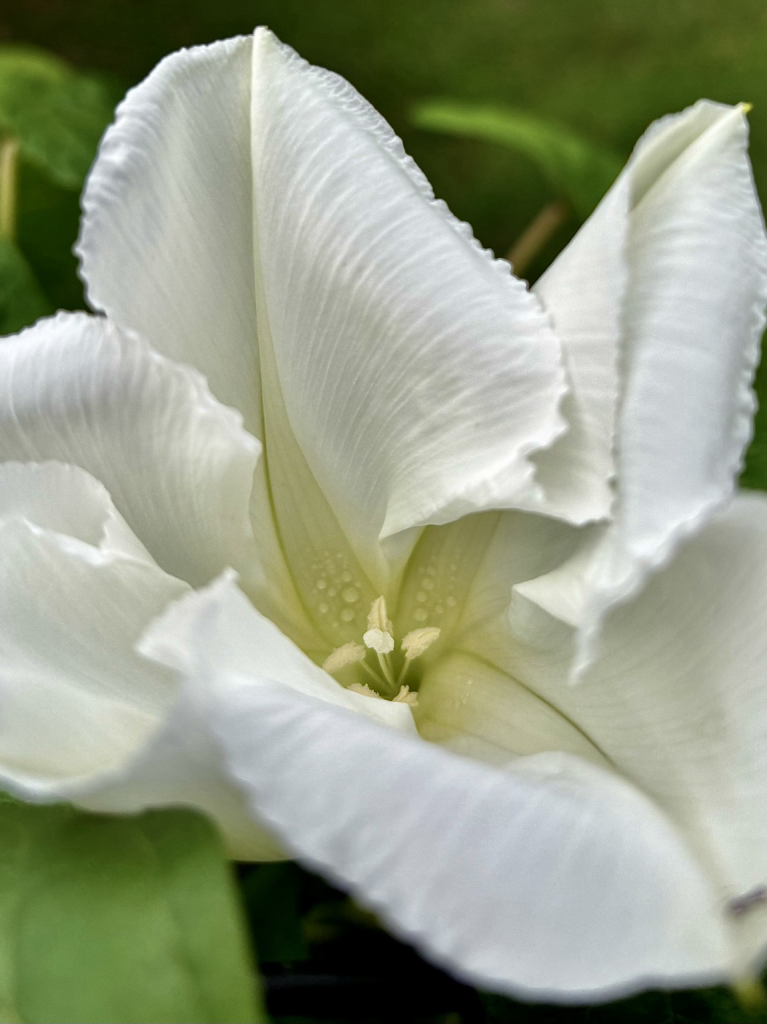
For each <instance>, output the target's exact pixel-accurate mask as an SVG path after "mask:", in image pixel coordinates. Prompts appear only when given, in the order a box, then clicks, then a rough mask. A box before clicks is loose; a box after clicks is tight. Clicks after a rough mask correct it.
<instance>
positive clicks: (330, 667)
mask: <svg viewBox="0 0 767 1024" xmlns="http://www.w3.org/2000/svg"><path fill="white" fill-rule="evenodd" d="M366 654H367V649H366V648H365V647H363V646H362V644H344V645H343V646H342V647H337V648H336V649H335V650H334V651H333V652H332V654H329V655H328V657H327V658H325V660H324V661H323V663H322V667H323V668H324V669H325V671H326V672H328V673H330V675H334V674H335V673H336V672H340V670H341V669H342V668H346V666H347V665H356V664H357V662H358V661H362V659H363V658H364V657H365V655H366Z"/></svg>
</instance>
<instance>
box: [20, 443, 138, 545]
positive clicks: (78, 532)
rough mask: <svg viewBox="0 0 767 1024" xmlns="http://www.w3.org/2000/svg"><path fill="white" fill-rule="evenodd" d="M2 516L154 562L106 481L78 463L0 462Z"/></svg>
mask: <svg viewBox="0 0 767 1024" xmlns="http://www.w3.org/2000/svg"><path fill="white" fill-rule="evenodd" d="M5 519H21V520H24V521H25V522H27V523H30V524H32V525H34V526H38V527H42V528H43V529H45V530H52V531H54V532H55V533H60V534H64V535H65V536H68V537H74V538H76V539H77V540H81V541H83V542H84V543H86V544H90V545H92V546H93V547H97V548H101V549H102V551H105V552H109V553H112V554H116V555H127V556H129V557H131V558H137V559H139V561H145V562H147V563H148V564H150V565H154V564H155V563H154V560H153V559H152V556H151V555H150V554H149V552H148V551H147V550H146V548H145V547H144V545H143V544H142V543H141V542H140V541H139V539H138V537H136V535H135V534H134V533H133V531H132V530H131V529H130V527H129V526H128V524H127V523H126V522H125V520H124V519H123V517H122V516H121V515H120V513H119V512H118V511H117V509H116V508H115V507H114V505H113V504H112V501H111V499H110V497H109V494H108V493H107V490H106V488H105V487H104V485H103V484H100V483H99V482H98V480H96V479H94V478H93V477H92V476H91V475H90V474H89V473H86V472H85V471H84V470H82V469H80V468H79V467H78V466H71V465H67V464H65V463H62V462H43V463H35V462H3V463H0V520H5Z"/></svg>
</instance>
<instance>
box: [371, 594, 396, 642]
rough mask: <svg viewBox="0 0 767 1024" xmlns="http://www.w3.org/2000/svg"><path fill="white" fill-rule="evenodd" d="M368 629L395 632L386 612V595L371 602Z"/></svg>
mask: <svg viewBox="0 0 767 1024" xmlns="http://www.w3.org/2000/svg"><path fill="white" fill-rule="evenodd" d="M368 629H369V630H371V629H380V631H381V632H382V633H394V626H393V625H392V623H391V619H390V618H389V617H388V615H387V614H386V598H385V597H377V598H376V599H375V601H373V603H372V604H371V606H370V611H369V612H368ZM390 650H391V648H390Z"/></svg>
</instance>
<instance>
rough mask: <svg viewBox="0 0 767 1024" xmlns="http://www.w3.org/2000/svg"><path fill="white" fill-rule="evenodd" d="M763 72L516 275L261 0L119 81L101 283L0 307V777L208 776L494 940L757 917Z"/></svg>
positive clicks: (480, 973)
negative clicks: (748, 112) (273, 29)
mask: <svg viewBox="0 0 767 1024" xmlns="http://www.w3.org/2000/svg"><path fill="white" fill-rule="evenodd" d="M746 146H747V127H746V121H745V117H744V110H743V109H742V108H740V107H726V106H722V105H719V104H715V103H709V102H701V103H699V104H697V105H696V106H694V107H692V108H690V109H689V110H687V111H685V112H684V113H682V114H680V115H678V116H674V117H669V118H666V119H664V120H662V121H660V122H659V123H658V124H656V125H655V126H654V127H653V128H651V129H650V131H649V132H648V133H647V135H646V136H645V137H644V138H643V139H642V140H641V141H640V143H639V145H638V147H637V149H636V151H635V152H634V154H633V156H632V157H631V160H630V161H629V163H628V165H627V167H626V169H625V170H624V171H623V173H622V174H621V175H620V177H619V178H618V180H617V181H616V183H615V185H614V187H613V188H612V190H611V191H610V192H609V193H608V195H607V196H606V197H605V199H604V201H603V202H602V204H601V205H600V206H599V208H598V209H597V210H596V212H595V213H594V215H593V216H592V218H591V220H590V221H589V222H588V223H587V224H586V225H585V227H584V228H583V229H582V230H581V231H580V233H579V234H578V235H577V236H576V237H575V239H574V240H573V242H572V243H571V244H570V245H569V246H568V248H567V249H566V250H565V251H564V252H563V253H562V255H561V256H560V257H559V258H558V259H557V261H556V262H555V263H554V265H553V266H552V267H551V268H550V270H549V271H548V272H547V273H546V274H545V276H544V277H543V278H542V280H541V281H540V282H539V283H538V284H537V285H536V287H535V289H534V290H533V291H532V292H531V291H529V290H528V289H527V287H526V286H525V284H524V283H522V282H520V281H518V280H516V279H515V278H514V277H513V275H512V273H511V271H510V268H509V266H508V264H506V263H504V262H503V261H497V260H495V259H493V257H492V255H491V254H490V253H488V252H486V251H484V250H483V249H482V248H481V247H480V246H479V245H478V243H477V242H476V241H474V239H473V238H472V236H471V233H470V231H469V230H468V228H467V227H466V226H465V225H463V224H461V223H459V222H458V221H456V220H455V219H454V218H453V217H452V216H451V215H450V214H449V212H448V211H447V209H446V207H445V206H444V205H443V204H442V203H440V202H438V201H436V200H435V199H434V197H433V194H432V192H431V191H430V189H429V186H428V184H427V182H426V180H425V179H424V177H423V175H422V174H421V172H420V171H419V170H418V168H417V167H416V166H415V165H414V164H413V163H412V161H411V160H409V159H408V158H407V157H406V155H405V154H404V152H403V149H402V146H401V144H400V142H399V141H398V140H397V139H396V137H395V136H394V135H393V133H392V132H391V130H390V128H389V127H388V125H387V124H386V123H385V122H384V121H383V120H382V119H381V118H380V117H379V116H378V114H376V113H375V111H374V110H373V109H372V108H371V107H370V106H368V105H367V104H366V103H365V101H364V100H363V99H361V98H360V97H359V96H358V95H357V94H356V93H355V92H354V90H353V89H352V88H351V87H350V86H349V85H347V84H346V83H345V82H344V81H343V80H342V79H340V78H338V77H337V76H335V75H332V74H329V73H327V72H325V71H321V70H319V69H316V68H312V67H309V66H308V65H307V64H305V63H304V62H303V61H302V60H300V59H299V58H298V57H297V56H296V55H295V54H294V53H293V52H292V51H291V50H289V49H288V48H286V47H284V46H282V45H281V44H280V43H278V42H277V41H276V40H275V39H274V37H273V36H272V35H270V34H269V32H267V31H266V30H263V29H262V30H259V31H257V32H256V33H255V35H254V36H253V37H250V38H238V39H233V40H230V41H227V42H222V43H217V44H214V45H212V46H208V47H202V48H197V49H192V50H187V51H182V52H180V53H178V54H175V55H173V56H171V57H169V58H168V59H166V60H165V61H163V62H162V63H161V64H160V65H159V67H158V68H157V69H156V70H155V71H154V72H153V73H152V74H151V75H150V76H149V78H148V79H147V80H146V81H145V82H144V83H143V84H142V85H140V86H139V87H138V88H137V89H135V90H133V91H132V92H131V93H130V94H129V96H128V97H127V99H126V100H125V102H124V103H123V104H122V106H121V107H120V109H119V113H118V116H117V119H116V123H115V124H114V125H113V127H112V128H110V130H109V131H108V132H107V134H106V136H105V138H104V141H103V144H102V146H101V150H100V153H99V156H98V158H97V161H96V164H95V166H94V168H93V171H92V173H91V175H90V178H89V181H88V183H87V186H86V190H85V195H84V200H83V208H84V218H83V225H82V232H81V237H80V240H79V243H78V252H79V256H80V259H81V266H82V274H83V278H84V280H85V281H86V283H87V292H88V297H89V301H90V303H91V305H92V307H93V308H94V310H96V311H98V315H92V316H91V315H86V314H59V315H57V316H55V317H53V318H51V319H47V320H43V321H40V322H39V323H38V324H37V325H35V326H34V327H32V328H30V329H29V330H27V331H24V332H22V333H21V334H20V335H18V336H16V337H13V338H8V339H6V340H4V341H3V342H2V344H0V456H1V457H2V464H0V479H1V480H2V487H1V488H0V536H1V537H2V545H3V547H2V560H3V573H2V576H1V577H0V701H1V703H2V715H1V716H0V785H2V786H3V787H4V788H6V789H9V790H11V791H13V792H14V793H17V794H19V795H20V796H22V797H23V798H25V799H27V800H35V801H46V800H61V799H66V800H71V801H74V802H75V803H77V804H79V805H81V806H84V807H87V808H92V809H96V810H104V811H112V812H125V811H133V810H136V809H140V808H144V807H148V806H157V805H165V804H187V805H192V806H196V807H199V808H202V809H203V810H205V811H206V812H208V813H209V814H210V815H212V816H213V817H214V818H215V819H216V821H217V822H218V823H219V825H220V828H221V830H222V832H223V834H224V835H225V837H226V839H227V842H228V844H229V847H230V850H231V852H232V855H233V856H236V857H241V858H252V859H259V858H261V859H268V858H274V857H283V856H286V855H294V856H297V857H299V858H300V859H301V860H303V861H304V862H305V863H307V864H309V865H311V866H313V867H314V868H316V869H318V870H320V871H322V872H324V873H325V874H326V875H328V876H330V877H332V878H334V879H337V880H339V881H340V882H341V883H342V884H344V885H345V886H347V887H348V888H349V889H350V890H351V891H352V892H353V893H354V894H355V895H356V896H357V897H358V898H359V899H360V900H361V901H362V902H363V903H365V904H367V905H368V906H370V907H372V908H374V909H375V910H377V911H378V912H379V913H380V914H381V915H382V917H383V919H384V920H386V921H387V922H388V923H389V925H390V926H391V927H392V929H394V930H395V931H396V932H397V933H398V934H400V935H403V936H405V937H406V938H409V939H410V940H412V941H413V942H415V943H416V944H417V945H418V946H420V948H422V949H423V950H424V951H425V952H426V953H427V955H429V956H431V957H432V958H433V959H435V960H436V961H438V962H440V963H444V964H446V965H448V966H450V967H451V968H452V969H454V970H455V971H456V972H458V973H459V974H460V975H461V976H463V977H466V978H469V979H471V980H473V981H475V982H477V983H479V984H482V985H485V986H488V987H491V988H494V989H497V990H500V991H504V992H511V993H516V994H521V995H525V996H528V997H531V998H546V999H554V1000H560V1001H567V1000H594V999H605V998H609V997H611V996H614V995H616V994H619V993H625V992H629V991H633V990H636V989H639V988H641V987H643V986H650V985H667V986H679V985H696V984H703V983H706V982H710V981H716V980H730V981H733V980H737V979H743V978H748V977H749V976H751V975H752V974H753V972H755V971H756V970H757V969H758V968H759V967H760V966H761V964H762V962H763V960H764V954H765V949H766V948H767V898H766V897H767V685H766V684H767V629H765V624H767V584H766V583H765V580H767V516H765V511H767V504H766V502H765V499H764V498H763V497H761V496H757V495H747V494H738V493H736V492H735V486H736V485H735V481H736V479H737V474H738V471H739V468H740V466H741V461H742V456H743V451H744V448H745V446H746V444H747V442H748V439H749V436H750V430H751V419H752V414H753V408H754V402H753V397H752V393H751V390H750V381H751V377H752V374H753V371H754V367H755V364H756V360H757V353H758V346H759V339H760V335H761V331H762V327H763V308H764V305H765V299H766V298H767V244H766V243H765V235H764V230H763V224H762V219H761V214H760V210H759V205H758V201H757V199H756V196H755V192H754V186H753V182H752V178H751V173H750V169H749V164H748V159H747V155H746Z"/></svg>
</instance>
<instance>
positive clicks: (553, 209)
mask: <svg viewBox="0 0 767 1024" xmlns="http://www.w3.org/2000/svg"><path fill="white" fill-rule="evenodd" d="M569 216H570V211H569V210H568V208H567V206H566V205H565V204H564V203H560V202H553V203H548V204H547V205H546V206H544V208H543V209H542V210H541V212H540V213H539V214H538V215H537V216H536V217H535V218H533V220H532V221H531V222H530V223H529V224H528V225H527V227H526V228H525V230H524V231H523V232H522V234H521V235H520V236H519V238H518V239H517V240H516V242H515V243H514V245H513V246H512V247H511V249H510V250H509V252H508V253H507V255H506V259H507V260H508V261H509V263H511V265H512V267H513V268H514V273H515V274H516V275H517V277H521V276H522V274H523V273H524V271H525V270H527V268H528V267H529V265H530V263H531V262H532V261H533V260H534V259H535V257H536V256H537V255H538V253H539V252H540V251H541V249H542V248H543V247H544V245H545V244H546V243H547V242H548V240H549V239H550V238H551V237H552V235H553V234H554V232H555V231H557V230H558V229H559V228H560V227H561V225H562V224H564V222H565V221H566V220H567V218H568V217H569Z"/></svg>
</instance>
